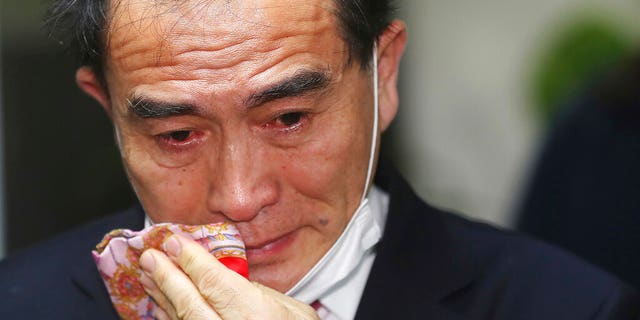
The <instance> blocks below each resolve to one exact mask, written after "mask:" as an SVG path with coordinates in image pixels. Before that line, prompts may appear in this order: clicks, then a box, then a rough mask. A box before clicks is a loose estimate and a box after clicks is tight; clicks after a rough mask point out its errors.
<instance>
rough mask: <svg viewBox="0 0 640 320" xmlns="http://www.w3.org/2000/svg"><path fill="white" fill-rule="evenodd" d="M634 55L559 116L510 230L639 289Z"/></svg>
mask: <svg viewBox="0 0 640 320" xmlns="http://www.w3.org/2000/svg"><path fill="white" fill-rule="evenodd" d="M638 164H640V52H636V53H635V54H633V55H632V56H631V57H628V58H626V59H624V61H622V62H621V63H619V65H618V66H616V67H615V68H612V69H610V70H609V71H607V72H604V73H602V74H601V75H600V76H598V77H597V78H596V79H595V80H592V83H591V84H590V85H589V86H588V88H587V89H586V90H584V92H583V94H581V95H580V96H579V97H578V98H576V99H575V101H574V102H573V103H572V104H571V105H570V106H569V107H568V108H567V109H566V110H563V111H561V113H560V116H559V117H558V119H557V121H556V123H555V124H554V126H553V128H552V130H551V131H550V133H549V135H548V138H547V141H546V143H545V144H544V147H543V149H542V152H541V154H540V157H539V159H538V161H537V165H536V167H535V170H534V172H533V174H532V176H531V181H530V183H529V186H528V189H527V191H526V193H525V196H524V200H523V203H522V206H521V208H520V212H518V213H517V214H518V216H519V223H518V227H519V228H520V229H521V230H522V231H524V232H527V233H530V234H532V235H535V236H537V237H539V238H541V239H544V240H547V241H549V242H551V243H554V244H558V245H560V246H561V247H563V248H566V249H568V250H570V251H572V252H575V253H576V254H578V255H579V256H581V257H583V258H585V259H587V260H589V261H591V262H592V263H594V264H596V265H598V266H600V267H602V268H604V269H606V270H609V271H610V272H612V273H614V274H616V275H617V276H619V277H620V278H622V279H624V280H625V281H628V282H629V283H631V284H633V285H635V286H636V287H640V254H638V253H639V252H640V167H639V166H638Z"/></svg>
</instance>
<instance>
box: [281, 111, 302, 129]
mask: <svg viewBox="0 0 640 320" xmlns="http://www.w3.org/2000/svg"><path fill="white" fill-rule="evenodd" d="M303 116H304V113H302V112H289V113H285V114H283V115H280V116H279V117H278V118H277V119H276V120H277V121H278V122H280V123H281V124H282V125H284V126H286V127H291V126H294V125H296V124H298V123H300V121H301V120H302V117H303Z"/></svg>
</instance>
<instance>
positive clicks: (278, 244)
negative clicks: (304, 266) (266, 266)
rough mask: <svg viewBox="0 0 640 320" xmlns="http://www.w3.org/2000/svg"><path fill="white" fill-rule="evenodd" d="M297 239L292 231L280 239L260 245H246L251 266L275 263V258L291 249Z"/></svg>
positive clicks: (270, 240)
mask: <svg viewBox="0 0 640 320" xmlns="http://www.w3.org/2000/svg"><path fill="white" fill-rule="evenodd" d="M295 238H296V232H295V231H292V232H289V233H287V234H284V235H282V236H280V237H277V238H273V239H269V240H266V241H263V242H260V243H255V244H249V243H247V244H245V245H246V250H247V260H249V263H250V264H260V263H266V262H273V260H275V257H276V256H277V255H279V254H280V253H282V252H284V251H285V250H286V249H287V248H289V247H290V246H291V245H292V244H293V242H294V241H295Z"/></svg>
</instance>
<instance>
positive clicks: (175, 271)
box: [140, 249, 220, 320]
mask: <svg viewBox="0 0 640 320" xmlns="http://www.w3.org/2000/svg"><path fill="white" fill-rule="evenodd" d="M143 259H145V261H144V262H143ZM140 265H141V266H142V267H143V270H144V271H145V272H147V274H148V275H149V276H150V277H151V279H153V282H155V284H156V286H157V287H158V289H160V291H161V292H162V293H163V294H164V296H166V298H167V300H168V301H169V302H170V304H171V305H172V306H173V308H174V310H175V315H176V318H177V319H185V320H200V319H202V320H205V319H207V320H210V319H220V317H219V316H218V314H216V312H215V311H214V310H213V309H211V307H210V306H209V304H208V303H207V302H206V301H205V300H204V298H203V297H202V296H201V295H200V292H199V291H198V289H197V288H196V287H195V285H194V284H193V283H192V282H191V280H190V279H189V277H187V275H185V274H184V273H183V272H182V271H181V270H180V269H179V268H178V267H176V265H174V264H173V262H171V260H169V258H168V257H167V256H166V255H165V254H163V253H162V252H159V251H157V250H155V249H149V250H147V251H145V252H144V253H143V254H142V256H140ZM165 311H166V309H165Z"/></svg>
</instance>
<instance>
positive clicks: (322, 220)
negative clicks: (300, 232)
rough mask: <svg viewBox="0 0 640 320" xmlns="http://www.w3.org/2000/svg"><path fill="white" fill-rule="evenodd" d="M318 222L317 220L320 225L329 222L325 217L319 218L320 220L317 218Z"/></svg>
mask: <svg viewBox="0 0 640 320" xmlns="http://www.w3.org/2000/svg"><path fill="white" fill-rule="evenodd" d="M318 222H319V223H320V224H321V225H323V226H326V225H328V224H329V219H327V218H320V220H318Z"/></svg>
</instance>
